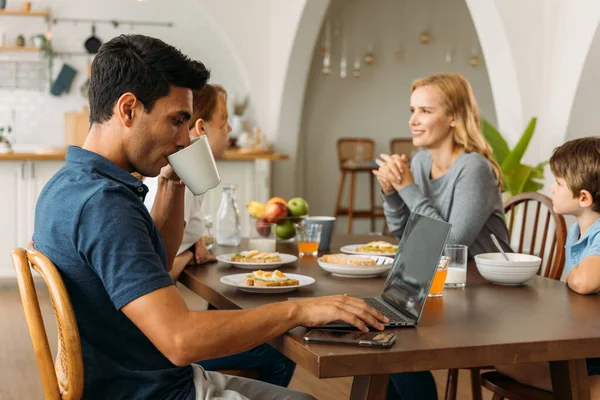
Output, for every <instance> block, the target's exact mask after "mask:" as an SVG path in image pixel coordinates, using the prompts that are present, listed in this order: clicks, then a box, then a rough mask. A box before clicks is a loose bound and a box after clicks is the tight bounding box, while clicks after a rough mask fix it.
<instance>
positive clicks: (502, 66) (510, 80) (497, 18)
mask: <svg viewBox="0 0 600 400" xmlns="http://www.w3.org/2000/svg"><path fill="white" fill-rule="evenodd" d="M466 3H467V6H468V8H469V12H470V13H471V18H472V20H473V25H475V30H476V31H477V36H478V37H479V43H480V44H481V49H482V52H483V55H484V57H485V61H486V66H487V70H488V75H489V78H490V86H491V87H492V96H493V98H494V105H495V108H496V120H497V125H498V127H499V129H500V131H501V132H504V131H506V132H513V133H516V132H518V131H519V129H521V124H522V122H523V110H522V104H521V93H520V89H519V83H518V79H517V70H516V65H515V60H514V59H513V56H512V50H511V44H510V43H509V39H508V36H507V34H506V30H505V27H504V22H503V20H502V16H501V15H500V11H499V10H498V8H497V7H496V1H495V0H466ZM515 136H516V135H514V136H513V137H511V138H510V139H513V140H516V139H518V137H515Z"/></svg>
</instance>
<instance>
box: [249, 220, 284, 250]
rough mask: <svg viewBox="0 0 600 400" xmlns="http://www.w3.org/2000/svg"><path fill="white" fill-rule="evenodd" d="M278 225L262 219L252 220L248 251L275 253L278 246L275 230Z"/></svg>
mask: <svg viewBox="0 0 600 400" xmlns="http://www.w3.org/2000/svg"><path fill="white" fill-rule="evenodd" d="M276 229H277V224H272V223H270V222H267V221H266V220H265V219H262V218H257V219H254V218H251V219H250V235H249V237H248V250H258V251H262V252H263V253H274V252H275V251H276V249H275V247H276V244H277V237H276V232H275V230H276Z"/></svg>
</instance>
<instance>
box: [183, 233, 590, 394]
mask: <svg viewBox="0 0 600 400" xmlns="http://www.w3.org/2000/svg"><path fill="white" fill-rule="evenodd" d="M372 240H374V238H373V236H369V235H363V236H359V235H353V236H334V238H333V241H332V245H331V251H330V252H328V253H334V252H339V249H340V247H341V246H344V245H348V244H360V243H367V242H369V241H372ZM377 240H380V239H377ZM383 240H393V239H386V238H383ZM247 249H248V248H247V242H246V241H244V240H243V241H242V243H241V244H240V246H239V247H238V248H232V247H219V246H216V247H215V248H214V249H213V252H214V253H215V254H217V255H218V254H224V253H231V252H235V251H239V250H247ZM277 250H278V251H279V252H281V253H289V254H296V255H297V253H298V252H297V248H296V244H295V243H278V244H277ZM279 269H280V270H281V271H282V272H285V273H295V274H302V275H308V276H311V277H313V278H314V279H315V283H313V284H312V285H310V286H306V287H302V288H299V289H298V290H296V291H294V292H291V293H283V294H262V293H247V292H244V291H241V290H238V289H235V288H233V287H230V286H227V285H225V284H223V283H221V282H220V279H221V277H223V276H226V275H230V274H239V273H243V272H246V271H247V270H242V269H238V268H236V267H232V266H230V265H228V264H226V263H221V262H218V263H214V264H204V265H193V266H189V267H187V268H186V269H185V270H184V272H183V274H182V275H181V278H180V282H182V283H183V284H184V285H185V286H187V287H188V288H189V289H191V290H192V291H194V292H195V293H197V294H198V295H199V296H201V297H202V298H203V299H205V300H206V301H208V302H209V303H210V304H211V305H212V306H214V307H215V308H217V309H223V310H229V309H231V310H237V309H250V308H256V307H259V306H262V305H264V304H269V303H273V302H279V301H288V298H291V297H294V298H298V297H307V298H308V297H317V296H326V295H333V294H340V293H346V294H348V295H352V296H357V297H364V296H377V295H379V294H381V291H382V289H383V285H384V282H385V278H386V275H385V274H384V275H382V276H380V277H377V278H343V277H336V276H333V275H331V274H330V273H328V272H326V271H325V270H323V269H322V268H320V267H319V265H318V263H317V258H316V257H301V258H299V259H298V261H297V262H294V263H291V264H288V265H283V266H281V267H279ZM388 330H389V331H390V332H392V333H394V334H395V335H396V343H395V344H394V346H392V347H391V348H390V349H372V348H364V347H355V346H344V345H334V344H313V343H311V344H307V343H305V341H304V335H305V334H306V332H307V329H306V328H304V327H297V328H295V329H292V330H290V331H289V332H288V333H286V334H285V335H283V336H282V337H279V338H277V339H275V340H273V341H271V342H270V343H271V345H272V346H274V347H275V348H276V349H278V350H279V351H280V352H282V353H283V354H285V355H286V356H287V357H289V358H290V359H292V360H293V361H294V362H296V363H297V365H300V366H301V367H302V368H304V369H305V370H307V371H309V372H310V373H312V374H313V375H314V376H316V377H318V378H333V377H353V384H352V389H351V396H350V398H351V399H352V400H354V399H384V398H385V393H386V389H387V383H388V378H389V375H390V374H392V373H397V372H408V371H425V370H436V369H451V368H469V367H480V366H489V365H504V364H517V363H530V362H549V363H550V370H551V377H552V385H553V388H554V396H555V398H557V399H577V400H580V399H586V400H588V399H590V395H589V389H588V384H587V369H586V361H585V359H586V358H590V357H600V296H599V295H589V296H583V295H579V294H576V293H574V292H573V291H571V290H569V289H568V288H567V286H566V285H565V284H564V283H563V282H558V281H554V280H551V279H547V278H542V277H538V276H536V277H534V278H532V279H530V280H529V281H527V282H526V283H525V284H523V285H520V286H501V285H496V284H492V283H490V282H487V281H486V280H485V279H483V278H482V277H481V275H480V274H479V272H478V271H477V268H476V266H475V265H474V263H473V262H469V265H468V271H467V285H466V287H465V288H462V289H449V288H446V289H444V291H443V295H442V296H441V297H437V298H435V297H434V298H429V299H428V300H427V302H426V304H425V308H424V310H423V313H422V316H421V319H420V321H419V323H418V325H417V326H416V327H408V328H395V329H389V328H388Z"/></svg>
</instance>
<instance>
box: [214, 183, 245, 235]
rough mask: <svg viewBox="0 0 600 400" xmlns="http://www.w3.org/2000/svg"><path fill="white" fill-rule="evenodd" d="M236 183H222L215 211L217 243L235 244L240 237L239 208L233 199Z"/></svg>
mask: <svg viewBox="0 0 600 400" xmlns="http://www.w3.org/2000/svg"><path fill="white" fill-rule="evenodd" d="M235 189H236V185H231V184H224V185H223V194H222V195H221V205H220V206H219V210H218V211H217V227H216V228H217V244H218V245H221V246H237V245H239V244H240V240H241V238H242V228H241V226H240V210H239V208H238V206H237V203H236V201H235Z"/></svg>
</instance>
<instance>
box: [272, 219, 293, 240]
mask: <svg viewBox="0 0 600 400" xmlns="http://www.w3.org/2000/svg"><path fill="white" fill-rule="evenodd" d="M275 233H276V234H277V237H278V238H279V239H290V238H293V237H294V235H295V234H296V228H294V223H293V222H292V221H291V220H289V219H286V220H283V221H281V222H279V223H278V224H277V228H275Z"/></svg>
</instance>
